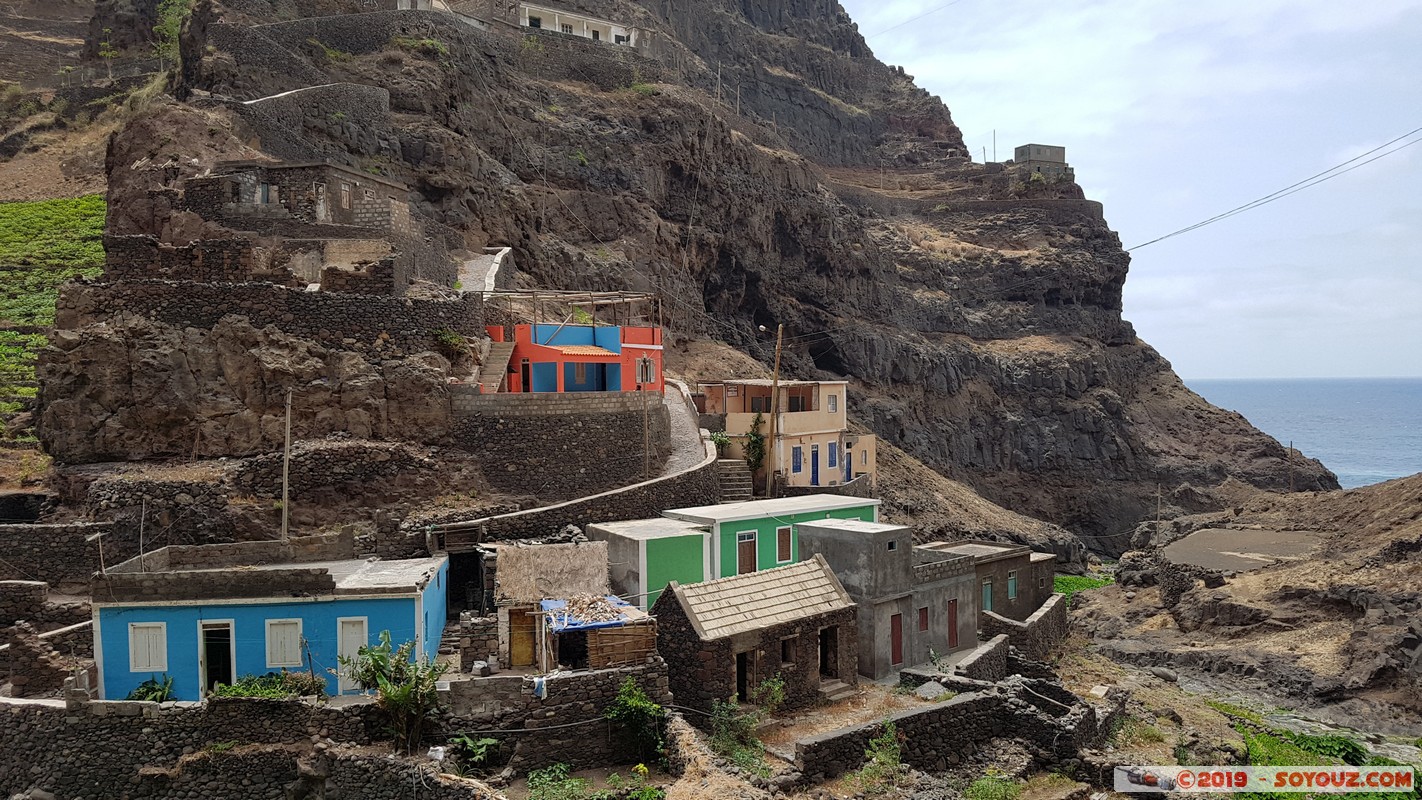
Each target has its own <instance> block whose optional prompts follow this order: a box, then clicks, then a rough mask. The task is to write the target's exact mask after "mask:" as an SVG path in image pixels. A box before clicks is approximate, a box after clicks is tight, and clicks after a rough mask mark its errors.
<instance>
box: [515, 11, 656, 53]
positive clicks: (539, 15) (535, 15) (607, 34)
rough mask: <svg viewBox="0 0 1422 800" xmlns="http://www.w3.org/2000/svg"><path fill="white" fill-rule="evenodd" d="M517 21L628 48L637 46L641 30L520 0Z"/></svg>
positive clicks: (526, 26)
mask: <svg viewBox="0 0 1422 800" xmlns="http://www.w3.org/2000/svg"><path fill="white" fill-rule="evenodd" d="M518 13H519V23H520V24H521V25H522V26H523V27H525V28H537V29H542V30H548V31H554V32H557V33H563V34H567V35H569V36H581V37H582V38H584V39H592V40H593V41H595V42H609V43H611V44H625V45H629V46H631V47H639V46H641V44H642V42H641V41H639V40H640V39H641V38H642V36H643V35H644V32H643V31H642V29H640V28H634V27H630V26H627V25H622V24H619V23H616V22H611V21H609V20H605V19H598V18H597V17H591V16H588V15H586V14H579V13H577V12H574V11H566V10H560V9H557V8H553V7H551V6H546V5H531V4H528V3H520V4H519V7H518Z"/></svg>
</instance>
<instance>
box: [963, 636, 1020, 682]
mask: <svg viewBox="0 0 1422 800" xmlns="http://www.w3.org/2000/svg"><path fill="white" fill-rule="evenodd" d="M1008 647H1009V645H1008V643H1007V636H1006V635H1004V634H998V635H997V636H994V637H992V639H990V640H988V641H986V642H983V643H982V644H980V645H978V646H977V648H976V649H974V650H973V652H971V653H969V654H968V655H967V656H965V657H963V659H962V660H960V661H959V662H958V663H957V664H954V665H953V671H954V672H957V673H958V674H959V675H962V676H964V677H967V678H972V679H973V680H977V681H1000V680H1002V679H1003V678H1006V677H1007V651H1008Z"/></svg>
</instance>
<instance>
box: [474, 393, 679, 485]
mask: <svg viewBox="0 0 1422 800" xmlns="http://www.w3.org/2000/svg"><path fill="white" fill-rule="evenodd" d="M644 403H645V411H644V407H643V404H644ZM451 405H452V408H453V410H454V413H455V415H456V417H457V421H456V422H455V427H454V433H453V434H452V436H451V439H452V440H453V442H454V444H455V445H456V446H458V447H461V448H463V449H465V450H468V451H470V452H473V453H479V454H480V458H481V460H482V461H483V462H484V463H485V464H501V465H503V466H502V468H498V469H488V470H486V471H485V477H486V478H487V479H488V481H489V483H490V485H491V486H493V487H494V488H495V489H497V490H499V491H502V492H505V493H508V494H532V495H536V496H537V497H539V498H541V499H543V500H552V501H556V500H567V499H570V498H574V497H584V496H586V495H590V494H594V493H597V492H603V491H607V490H609V489H612V488H614V487H618V486H626V485H627V484H630V483H635V482H637V481H639V480H646V479H647V478H648V477H650V476H648V475H647V473H645V472H643V467H644V466H647V467H649V468H650V470H651V475H657V474H660V473H661V471H662V465H663V464H665V463H666V458H667V455H668V453H669V452H670V438H671V417H670V415H669V414H668V412H667V408H666V406H665V405H664V404H663V403H662V398H661V396H660V395H656V394H652V395H650V396H645V395H643V394H641V393H637V392H578V393H566V394H553V393H549V394H541V393H540V394H532V393H519V394H507V393H506V394H486V395H471V394H469V393H468V392H467V391H466V392H458V393H455V394H453V398H452V400H451ZM644 441H646V442H648V443H649V444H650V452H646V451H644V449H643V442H644Z"/></svg>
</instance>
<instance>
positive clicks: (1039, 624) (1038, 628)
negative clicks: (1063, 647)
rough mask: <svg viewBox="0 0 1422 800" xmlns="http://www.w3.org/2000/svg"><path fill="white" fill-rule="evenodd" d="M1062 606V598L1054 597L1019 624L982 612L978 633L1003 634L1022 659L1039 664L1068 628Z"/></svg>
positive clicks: (1063, 598) (1062, 596)
mask: <svg viewBox="0 0 1422 800" xmlns="http://www.w3.org/2000/svg"><path fill="white" fill-rule="evenodd" d="M1066 606H1067V604H1066V596H1065V595H1061V594H1054V595H1052V596H1051V597H1049V598H1047V601H1046V602H1045V603H1043V604H1042V605H1041V607H1040V608H1038V609H1037V610H1036V611H1035V612H1033V613H1032V615H1031V616H1030V617H1028V618H1027V619H1026V620H1023V621H1022V622H1018V621H1017V620H1015V619H1008V618H1007V617H1004V616H1002V615H1000V614H996V613H994V612H992V611H984V612H982V617H981V620H980V622H979V630H980V634H981V635H982V636H988V637H992V636H997V635H999V634H1003V635H1006V636H1007V638H1008V641H1009V642H1010V643H1011V644H1012V646H1013V647H1015V648H1017V649H1018V651H1020V652H1021V653H1022V654H1023V655H1024V656H1026V657H1027V658H1029V659H1033V660H1036V661H1041V660H1043V659H1045V658H1046V657H1047V656H1048V655H1050V654H1051V652H1052V648H1053V647H1054V646H1056V644H1057V643H1058V642H1061V641H1062V640H1064V639H1066V636H1067V632H1068V628H1069V625H1070V623H1069V622H1068V619H1067V608H1066Z"/></svg>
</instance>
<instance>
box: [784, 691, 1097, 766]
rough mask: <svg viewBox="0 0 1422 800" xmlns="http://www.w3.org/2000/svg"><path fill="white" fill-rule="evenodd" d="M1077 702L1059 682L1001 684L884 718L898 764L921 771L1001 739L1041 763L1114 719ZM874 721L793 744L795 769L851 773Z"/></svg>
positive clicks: (1063, 755)
mask: <svg viewBox="0 0 1422 800" xmlns="http://www.w3.org/2000/svg"><path fill="white" fill-rule="evenodd" d="M1123 702H1124V698H1121V699H1120V700H1118V701H1117V703H1118V706H1117V708H1116V709H1109V710H1108V709H1104V708H1103V709H1102V710H1101V712H1100V713H1098V710H1097V709H1096V708H1095V707H1093V706H1091V705H1088V704H1086V703H1083V702H1081V701H1080V700H1078V699H1077V698H1076V697H1075V696H1073V695H1072V694H1071V693H1070V692H1068V691H1067V690H1066V689H1064V688H1062V687H1061V685H1060V684H1056V683H1052V682H1050V681H1041V680H1032V679H1025V678H1017V677H1014V678H1009V679H1007V680H1006V681H1003V682H1002V683H1000V684H999V685H998V689H997V691H992V692H986V691H985V692H968V693H965V694H960V695H958V696H957V697H954V698H952V699H951V700H948V701H946V702H941V703H935V704H932V705H927V706H924V707H923V708H916V709H908V710H905V711H900V712H897V713H895V714H891V715H889V717H888V720H889V721H891V722H893V723H894V724H895V726H896V727H897V728H898V731H899V733H900V735H901V737H902V739H901V741H902V742H903V750H902V754H903V761H904V763H906V764H908V765H910V766H912V767H914V768H916V769H920V770H924V771H926V772H943V771H945V770H947V769H948V768H949V767H951V766H954V765H957V764H960V763H963V761H964V760H965V759H968V758H969V757H971V756H972V754H973V753H975V752H977V751H978V749H979V748H981V747H982V746H983V745H984V744H986V743H987V742H989V741H991V740H992V739H995V738H999V737H1003V738H1011V739H1017V740H1019V741H1021V742H1023V743H1025V744H1027V745H1028V747H1029V749H1031V750H1032V751H1033V754H1034V756H1035V757H1036V758H1037V760H1038V761H1039V762H1041V763H1042V764H1043V765H1050V764H1054V763H1057V762H1060V761H1062V760H1065V759H1068V758H1073V757H1075V756H1076V754H1077V753H1078V752H1079V751H1080V750H1081V749H1082V748H1083V747H1086V746H1089V745H1091V744H1094V743H1096V742H1099V741H1100V740H1101V738H1102V736H1103V735H1104V733H1105V732H1106V731H1107V730H1108V728H1107V726H1106V725H1104V724H1103V722H1106V723H1109V721H1110V718H1111V717H1112V716H1113V715H1114V714H1116V713H1119V704H1120V703H1123ZM881 729H882V723H880V722H868V723H864V724H862V725H856V726H852V727H848V728H841V729H839V730H836V731H830V732H827V733H823V734H820V735H818V736H811V737H807V738H805V739H801V740H799V741H797V742H796V743H795V763H796V766H797V767H798V768H799V770H800V772H801V773H802V774H803V775H804V776H805V778H806V779H808V780H809V781H811V782H818V781H820V780H823V779H825V778H833V777H835V776H837V775H840V774H842V773H844V772H847V771H849V770H853V769H857V768H858V767H859V766H860V765H861V764H862V763H863V762H864V750H865V748H866V747H867V746H868V744H869V740H870V739H871V738H873V737H874V736H876V735H878V734H879V733H880V731H881Z"/></svg>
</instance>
